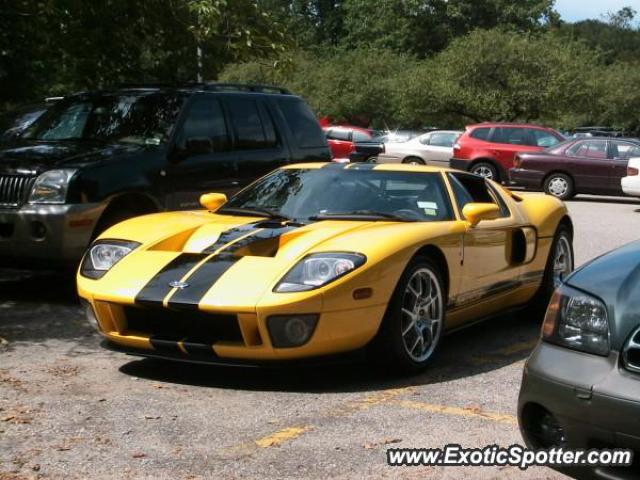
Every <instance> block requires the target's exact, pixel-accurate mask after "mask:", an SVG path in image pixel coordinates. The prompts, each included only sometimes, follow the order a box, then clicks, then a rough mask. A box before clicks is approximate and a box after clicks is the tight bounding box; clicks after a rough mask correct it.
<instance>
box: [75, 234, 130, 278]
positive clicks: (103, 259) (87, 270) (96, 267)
mask: <svg viewBox="0 0 640 480" xmlns="http://www.w3.org/2000/svg"><path fill="white" fill-rule="evenodd" d="M139 245H140V244H139V243H138V242H127V241H125V240H98V241H97V242H96V243H94V244H93V245H92V246H91V247H90V248H89V250H88V251H87V253H85V255H84V258H83V259H82V266H81V267H80V273H81V274H82V276H84V277H87V278H93V279H97V278H101V277H102V276H104V274H105V273H107V272H108V271H109V270H111V267H113V266H114V265H115V264H116V263H118V262H119V261H120V260H122V259H123V258H124V257H126V256H127V255H129V254H130V253H131V251H132V250H133V249H134V248H136V247H138V246H139Z"/></svg>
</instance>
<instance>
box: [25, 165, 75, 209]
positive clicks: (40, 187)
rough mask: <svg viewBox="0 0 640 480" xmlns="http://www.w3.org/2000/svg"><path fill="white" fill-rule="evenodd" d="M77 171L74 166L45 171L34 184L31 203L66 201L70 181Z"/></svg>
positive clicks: (30, 197) (30, 198)
mask: <svg viewBox="0 0 640 480" xmlns="http://www.w3.org/2000/svg"><path fill="white" fill-rule="evenodd" d="M76 171H77V170H75V169H73V168H63V169H61V170H49V171H48V172H44V173H43V174H42V175H40V176H39V177H38V178H36V181H35V183H34V184H33V188H32V189H31V195H30V196H29V203H64V202H65V200H66V199H67V189H68V188H69V181H70V180H71V177H73V175H74V174H75V173H76Z"/></svg>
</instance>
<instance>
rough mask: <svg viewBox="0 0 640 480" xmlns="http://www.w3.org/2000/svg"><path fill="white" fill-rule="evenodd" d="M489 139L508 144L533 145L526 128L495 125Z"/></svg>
mask: <svg viewBox="0 0 640 480" xmlns="http://www.w3.org/2000/svg"><path fill="white" fill-rule="evenodd" d="M491 141H492V142H495V143H508V144H510V145H535V143H534V139H532V138H531V135H530V129H528V128H515V127H497V128H496V129H495V130H494V132H493V138H492V139H491Z"/></svg>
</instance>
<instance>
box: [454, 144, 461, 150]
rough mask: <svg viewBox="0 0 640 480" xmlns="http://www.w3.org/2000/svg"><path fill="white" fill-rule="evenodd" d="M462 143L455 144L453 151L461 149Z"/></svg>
mask: <svg viewBox="0 0 640 480" xmlns="http://www.w3.org/2000/svg"><path fill="white" fill-rule="evenodd" d="M460 148H461V147H460V144H459V143H458V142H456V143H454V144H453V151H454V152H455V151H456V150H460Z"/></svg>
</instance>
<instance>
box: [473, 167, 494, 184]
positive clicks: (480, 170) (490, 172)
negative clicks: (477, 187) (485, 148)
mask: <svg viewBox="0 0 640 480" xmlns="http://www.w3.org/2000/svg"><path fill="white" fill-rule="evenodd" d="M471 173H475V174H476V175H480V176H481V177H484V178H488V179H489V180H494V181H496V182H497V181H499V180H500V176H499V175H498V169H497V168H496V167H494V166H493V165H491V164H490V163H488V162H479V163H476V164H475V165H474V166H473V167H471Z"/></svg>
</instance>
